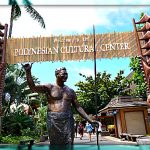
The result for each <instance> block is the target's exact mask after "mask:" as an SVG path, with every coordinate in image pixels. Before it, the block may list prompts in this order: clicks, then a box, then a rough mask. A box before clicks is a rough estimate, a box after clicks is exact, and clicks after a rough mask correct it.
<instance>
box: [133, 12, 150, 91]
mask: <svg viewBox="0 0 150 150" xmlns="http://www.w3.org/2000/svg"><path fill="white" fill-rule="evenodd" d="M133 25H134V31H135V35H136V40H137V46H138V53H139V54H138V56H139V59H140V62H141V64H140V66H141V69H142V72H143V75H144V80H145V82H146V83H147V93H150V16H149V15H147V14H145V15H144V16H143V17H142V18H141V19H140V20H139V21H138V22H135V20H134V19H133ZM137 25H139V26H142V27H141V28H140V29H138V26H137Z"/></svg>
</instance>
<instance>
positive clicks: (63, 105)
mask: <svg viewBox="0 0 150 150" xmlns="http://www.w3.org/2000/svg"><path fill="white" fill-rule="evenodd" d="M23 67H24V69H25V71H26V75H27V82H28V85H29V87H30V89H31V90H32V91H33V92H41V93H46V95H47V100H48V109H47V127H48V133H49V139H50V144H51V145H53V144H55V145H64V144H65V145H66V144H70V145H71V144H73V139H74V119H73V113H72V110H71V106H74V108H75V109H76V110H77V112H78V113H79V114H80V115H81V116H82V117H83V118H84V119H86V120H87V121H89V122H93V121H92V120H91V119H90V118H89V116H88V115H87V114H86V112H85V111H84V110H83V109H82V107H81V106H80V104H79V103H78V101H77V96H76V93H75V92H74V90H73V89H71V88H69V87H68V86H66V85H65V84H64V82H66V80H67V78H68V73H67V70H66V68H60V69H57V70H56V71H55V76H56V84H47V85H35V84H34V82H33V80H32V75H31V67H32V65H30V64H25V65H24V66H23Z"/></svg>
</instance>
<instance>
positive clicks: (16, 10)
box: [8, 0, 45, 38]
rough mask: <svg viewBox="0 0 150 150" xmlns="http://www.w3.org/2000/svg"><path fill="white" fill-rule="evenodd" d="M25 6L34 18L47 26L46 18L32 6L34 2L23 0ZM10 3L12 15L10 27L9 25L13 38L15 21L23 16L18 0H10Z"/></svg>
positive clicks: (42, 25) (43, 25)
mask: <svg viewBox="0 0 150 150" xmlns="http://www.w3.org/2000/svg"><path fill="white" fill-rule="evenodd" d="M22 2H23V7H24V8H25V10H26V12H28V13H29V14H30V15H31V17H32V18H33V19H34V20H37V21H38V22H39V23H40V25H41V27H43V28H45V23H44V19H43V18H42V16H41V15H40V14H39V13H38V12H37V11H36V10H35V9H34V8H33V7H32V3H31V2H30V1H29V0H22ZM9 5H11V16H10V27H9V35H8V37H9V38H11V34H12V28H13V21H14V20H17V19H18V18H19V17H20V16H21V8H20V6H19V4H18V2H17V0H9Z"/></svg>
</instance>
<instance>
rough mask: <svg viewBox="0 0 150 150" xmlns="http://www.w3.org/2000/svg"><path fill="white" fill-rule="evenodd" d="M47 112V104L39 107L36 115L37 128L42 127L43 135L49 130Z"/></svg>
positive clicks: (41, 132)
mask: <svg viewBox="0 0 150 150" xmlns="http://www.w3.org/2000/svg"><path fill="white" fill-rule="evenodd" d="M46 114H47V106H43V107H42V106H41V107H39V108H38V111H37V113H36V115H35V116H34V119H35V125H36V128H39V129H40V134H41V135H43V134H44V132H45V131H47V127H46Z"/></svg>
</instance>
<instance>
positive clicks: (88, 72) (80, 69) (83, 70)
mask: <svg viewBox="0 0 150 150" xmlns="http://www.w3.org/2000/svg"><path fill="white" fill-rule="evenodd" d="M74 71H75V74H79V73H81V74H83V75H86V76H94V70H93V69H90V68H86V67H78V68H77V67H76V68H74Z"/></svg>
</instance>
